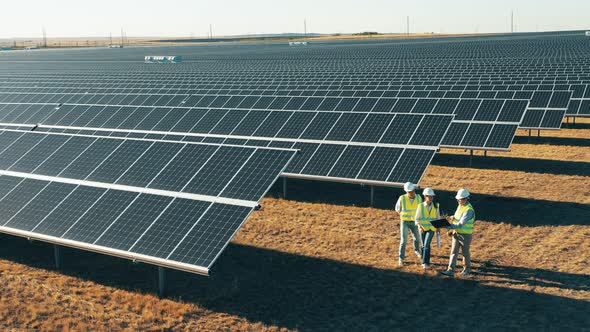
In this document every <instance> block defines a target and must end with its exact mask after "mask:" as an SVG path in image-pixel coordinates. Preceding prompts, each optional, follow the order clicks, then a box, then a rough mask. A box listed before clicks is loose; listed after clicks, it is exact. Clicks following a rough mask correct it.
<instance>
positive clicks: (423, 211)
mask: <svg viewBox="0 0 590 332" xmlns="http://www.w3.org/2000/svg"><path fill="white" fill-rule="evenodd" d="M432 204H434V203H432ZM439 207H440V204H438V203H437V204H436V206H433V207H432V209H430V211H428V206H426V203H422V204H420V205H419V206H418V211H419V212H418V213H419V214H420V226H422V228H424V230H425V231H427V232H428V231H436V227H434V226H432V224H431V223H430V222H431V221H433V220H436V219H438V218H437V215H438V213H437V212H438V209H439Z"/></svg>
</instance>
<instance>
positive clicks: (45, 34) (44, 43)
mask: <svg viewBox="0 0 590 332" xmlns="http://www.w3.org/2000/svg"><path fill="white" fill-rule="evenodd" d="M42 29H43V47H45V48H47V33H45V26H42Z"/></svg>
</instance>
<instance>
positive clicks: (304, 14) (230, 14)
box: [0, 0, 590, 39]
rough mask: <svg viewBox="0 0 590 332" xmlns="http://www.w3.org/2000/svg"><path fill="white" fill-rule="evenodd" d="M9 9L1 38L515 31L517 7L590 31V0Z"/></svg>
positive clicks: (526, 26)
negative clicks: (589, 29)
mask: <svg viewBox="0 0 590 332" xmlns="http://www.w3.org/2000/svg"><path fill="white" fill-rule="evenodd" d="M3 9H4V10H5V13H6V14H7V15H4V17H3V19H2V20H1V21H0V39H13V38H19V39H20V38H39V37H40V36H41V35H42V27H45V30H46V32H47V37H48V38H83V37H87V38H90V37H93V38H102V37H108V36H109V34H112V35H113V37H115V36H119V35H120V34H121V33H120V31H121V28H123V29H124V31H125V33H126V35H127V36H128V37H191V36H192V37H195V38H197V37H203V36H206V35H207V34H208V33H209V25H210V24H211V25H212V26H213V35H214V36H231V35H252V34H254V35H263V34H281V33H303V32H304V24H303V22H304V20H306V21H307V32H309V33H321V34H333V33H355V32H362V31H376V32H380V33H401V32H405V31H406V17H407V16H410V32H412V33H422V32H435V33H474V32H478V33H501V32H509V31H510V14H511V11H514V25H515V31H516V32H535V31H558V30H584V29H588V28H590V20H589V18H590V17H589V15H588V13H590V2H585V3H581V2H579V1H573V0H562V1H560V2H558V3H556V2H555V1H548V0H540V1H532V0H521V1H507V0H498V1H495V2H494V3H492V4H489V3H486V4H484V3H475V2H473V1H469V0H453V1H446V2H444V3H443V2H440V1H435V0H420V1H414V2H401V1H387V0H367V1H364V2H363V3H359V2H358V1H351V0H341V1H335V0H324V1H322V2H321V3H318V2H314V1H310V0H300V1H284V2H282V3H281V4H280V5H277V2H276V1H270V0H251V1H248V2H243V1H237V0H225V1H218V2H203V1H189V0H170V1H168V2H167V3H162V2H161V1H155V0H144V1H127V2H122V1H114V0H103V1H101V2H96V3H82V2H80V1H74V0H54V1H51V2H45V1H33V3H31V2H10V3H7V4H4V5H3ZM21 13H22V14H21Z"/></svg>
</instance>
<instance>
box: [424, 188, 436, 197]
mask: <svg viewBox="0 0 590 332" xmlns="http://www.w3.org/2000/svg"><path fill="white" fill-rule="evenodd" d="M422 195H423V196H436V194H435V193H434V190H432V188H426V189H424V191H423V192H422Z"/></svg>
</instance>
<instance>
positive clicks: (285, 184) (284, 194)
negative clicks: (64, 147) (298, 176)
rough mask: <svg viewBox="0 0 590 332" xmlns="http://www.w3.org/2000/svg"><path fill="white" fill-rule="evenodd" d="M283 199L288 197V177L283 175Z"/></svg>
mask: <svg viewBox="0 0 590 332" xmlns="http://www.w3.org/2000/svg"><path fill="white" fill-rule="evenodd" d="M283 199H287V178H286V177H283Z"/></svg>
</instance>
